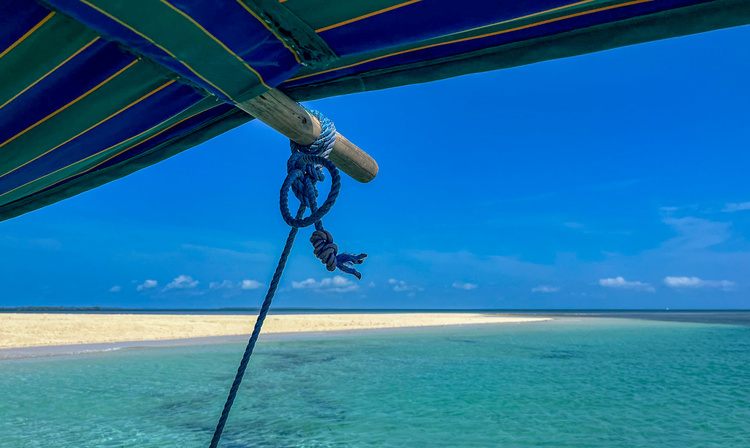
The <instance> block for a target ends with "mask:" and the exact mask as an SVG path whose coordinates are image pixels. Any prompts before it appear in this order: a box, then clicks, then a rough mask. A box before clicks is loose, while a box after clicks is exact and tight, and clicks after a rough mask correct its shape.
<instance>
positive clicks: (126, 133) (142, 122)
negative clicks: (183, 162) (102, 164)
mask: <svg viewBox="0 0 750 448" xmlns="http://www.w3.org/2000/svg"><path fill="white" fill-rule="evenodd" d="M202 99H203V97H202V96H201V95H200V94H198V93H197V92H196V91H195V90H194V89H193V88H192V87H189V86H186V85H182V84H179V83H174V84H172V85H170V86H168V87H166V88H164V89H162V90H160V91H159V92H157V93H155V94H154V95H152V96H150V97H148V98H146V99H145V100H143V101H141V102H139V103H138V104H136V105H134V106H132V107H130V108H128V109H127V110H125V111H123V112H121V113H120V114H118V115H117V116H115V117H114V118H112V119H110V120H107V121H105V122H104V123H102V124H100V125H99V126H97V127H95V128H94V129H92V130H90V131H88V132H86V133H85V134H83V135H81V136H79V137H77V138H75V139H73V140H71V141H70V142H68V143H66V144H65V145H63V146H61V147H59V148H57V149H56V150H54V151H52V152H50V153H48V154H46V155H44V156H42V157H40V158H38V159H36V160H34V161H33V162H31V163H29V164H27V165H25V166H23V167H21V168H19V169H17V170H16V171H14V172H12V173H10V174H9V175H7V176H4V177H2V178H0V194H3V193H6V192H8V191H11V190H13V189H14V188H18V187H19V186H21V185H24V184H26V183H28V182H31V181H33V180H36V179H38V178H40V177H42V176H45V175H47V174H50V173H52V172H55V171H57V170H59V169H61V168H64V167H66V166H68V165H70V164H72V163H75V162H78V161H80V160H82V159H85V158H86V157H89V156H91V155H93V154H95V153H97V152H99V151H102V150H103V149H105V148H108V147H110V146H113V145H117V144H119V143H121V142H123V141H125V140H127V139H128V138H130V137H133V136H135V135H138V134H140V133H141V132H144V131H146V130H148V129H150V128H152V127H154V126H156V125H158V124H159V123H161V122H163V121H165V120H168V119H169V118H171V117H173V116H175V115H177V114H178V113H180V112H182V111H183V110H185V109H187V108H188V107H190V106H192V105H194V104H196V103H197V102H199V101H200V100H202Z"/></svg>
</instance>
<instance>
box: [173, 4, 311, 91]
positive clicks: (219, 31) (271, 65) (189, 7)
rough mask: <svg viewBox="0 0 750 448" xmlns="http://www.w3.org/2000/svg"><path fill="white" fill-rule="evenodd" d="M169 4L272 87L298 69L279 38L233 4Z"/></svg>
mask: <svg viewBox="0 0 750 448" xmlns="http://www.w3.org/2000/svg"><path fill="white" fill-rule="evenodd" d="M169 3H170V4H171V5H172V6H174V7H176V8H178V9H180V10H181V11H182V12H184V13H185V14H187V15H188V16H190V17H191V18H192V19H193V20H195V21H196V22H198V23H199V24H200V25H201V26H202V27H203V28H205V29H206V31H208V32H209V33H211V34H212V35H214V36H215V37H216V38H217V39H219V40H220V41H221V43H223V44H224V45H226V46H227V48H229V49H230V50H232V52H234V53H235V54H236V55H237V56H239V57H240V58H241V59H242V60H243V61H245V62H246V63H247V64H248V65H249V66H250V67H252V68H254V69H255V70H256V71H257V72H258V73H259V74H260V76H261V77H262V78H263V81H264V82H265V83H266V84H268V85H269V86H271V87H273V86H276V85H278V84H280V83H282V82H284V81H286V80H287V79H288V78H290V77H291V76H292V75H293V74H294V73H296V72H297V70H299V68H300V67H301V65H300V64H299V63H298V62H297V60H296V59H295V57H294V54H292V52H291V51H290V50H289V49H288V48H286V47H285V46H284V44H283V43H282V42H281V41H280V40H279V39H278V37H276V36H275V35H274V34H273V33H272V32H271V31H269V30H268V28H266V27H265V26H263V24H262V23H261V22H260V21H258V19H256V18H255V17H253V15H252V14H250V13H249V12H248V11H247V10H246V9H245V8H243V7H242V5H240V4H239V3H237V2H236V1H227V0H223V1H212V2H207V1H205V0H181V1H175V0H170V2H169Z"/></svg>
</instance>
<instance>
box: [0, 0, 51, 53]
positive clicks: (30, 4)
mask: <svg viewBox="0 0 750 448" xmlns="http://www.w3.org/2000/svg"><path fill="white" fill-rule="evenodd" d="M50 12H51V11H50V10H48V9H46V8H44V7H42V6H41V5H39V4H38V3H37V2H35V1H33V0H0V53H2V52H3V51H5V50H6V49H7V48H8V47H10V46H11V45H13V44H14V43H15V42H16V41H17V40H18V39H20V38H21V37H23V35H24V34H26V33H27V32H28V31H29V30H30V29H32V28H34V26H35V25H36V24H37V23H39V22H41V21H42V19H44V18H45V17H46V16H47V15H48V14H49V13H50Z"/></svg>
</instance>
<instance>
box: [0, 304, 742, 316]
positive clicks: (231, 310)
mask: <svg viewBox="0 0 750 448" xmlns="http://www.w3.org/2000/svg"><path fill="white" fill-rule="evenodd" d="M258 310H259V308H257V307H225V308H124V307H103V306H83V307H79V306H23V307H0V313H102V314H112V313H115V314H243V315H244V314H250V313H257V312H258ZM742 312H750V309H664V308H661V309H656V308H654V309H606V308H602V309H598V308H594V309H584V308H582V309H531V308H518V309H514V308H474V309H451V308H446V309H421V308H403V309H402V308H308V307H274V308H272V309H271V313H275V314H358V313H365V314H404V313H408V314H414V313H430V314H435V313H461V314H464V313H479V314H580V313H583V314H598V313H606V314H627V313H665V314H674V313H742Z"/></svg>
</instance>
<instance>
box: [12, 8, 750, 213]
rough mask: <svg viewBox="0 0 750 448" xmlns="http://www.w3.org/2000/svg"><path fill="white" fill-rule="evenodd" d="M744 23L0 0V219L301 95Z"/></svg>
mask: <svg viewBox="0 0 750 448" xmlns="http://www.w3.org/2000/svg"><path fill="white" fill-rule="evenodd" d="M747 23H750V0H713V1H704V0H584V1H571V0H527V1H512V0H494V1H491V0H464V1H462V2H455V1H450V2H449V1H448V0H409V1H404V2H402V1H400V0H395V1H394V0H357V1H352V0H327V1H326V2H319V1H314V0H281V1H276V0H212V1H205V0H47V1H44V2H35V1H33V0H13V1H10V0H8V1H0V220H3V219H8V218H11V217H14V216H18V215H20V214H23V213H26V212H28V211H31V210H35V209H37V208H40V207H43V206H45V205H48V204H51V203H54V202H56V201H59V200H61V199H64V198H67V197H70V196H72V195H75V194H78V193H80V192H83V191H86V190H89V189H91V188H94V187H96V186H99V185H101V184H103V183H106V182H109V181H111V180H114V179H118V178H120V177H122V176H125V175H127V174H129V173H131V172H133V171H136V170H138V169H141V168H143V167H146V166H149V165H151V164H154V163H156V162H159V161H161V160H164V159H165V158H168V157H170V156H172V155H174V154H177V153H179V152H180V151H184V150H185V149H187V148H190V147H192V146H195V145H197V144H199V143H201V142H203V141H205V140H207V139H210V138H212V137H213V136H216V135H218V134H220V133H222V132H225V131H227V130H229V129H232V128H233V127H236V126H238V125H240V124H242V123H245V122H247V121H248V120H251V119H252V117H251V116H249V115H247V114H246V113H245V112H242V111H241V110H240V109H239V108H237V107H236V105H237V104H240V103H242V102H245V101H248V100H250V99H252V98H254V97H256V96H257V95H260V94H262V93H263V92H265V91H267V90H268V89H271V88H274V87H276V88H279V89H281V90H283V91H285V92H286V93H287V94H288V95H290V96H291V97H292V98H295V99H297V100H306V99H315V98H323V97H328V96H333V95H342V94H347V93H352V92H359V91H366V90H376V89H383V88H388V87H394V86H399V85H405V84H413V83H420V82H427V81H432V80H437V79H442V78H447V77H451V76H458V75H462V74H467V73H474V72H479V71H487V70H495V69H499V68H506V67H513V66H518V65H523V64H529V63H533V62H538V61H543V60H548V59H554V58H561V57H567V56H573V55H577V54H583V53H589V52H594V51H601V50H606V49H609V48H614V47H618V46H623V45H631V44H635V43H640V42H647V41H651V40H656V39H663V38H668V37H674V36H680V35H685V34H691V33H698V32H704V31H709V30H714V29H718V28H724V27H730V26H738V25H744V24H747Z"/></svg>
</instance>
